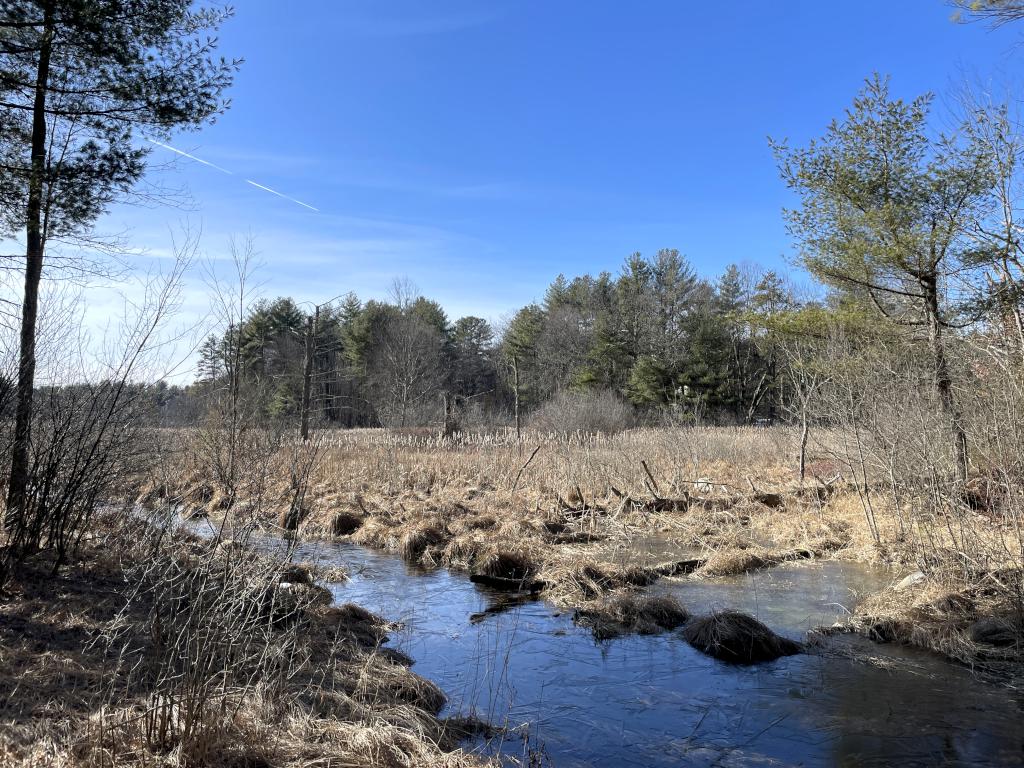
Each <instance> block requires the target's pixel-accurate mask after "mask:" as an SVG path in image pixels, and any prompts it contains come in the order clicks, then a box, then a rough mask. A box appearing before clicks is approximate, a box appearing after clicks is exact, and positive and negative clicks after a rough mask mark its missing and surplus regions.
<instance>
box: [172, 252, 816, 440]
mask: <svg viewBox="0 0 1024 768" xmlns="http://www.w3.org/2000/svg"><path fill="white" fill-rule="evenodd" d="M806 304H807V303H806V302H805V303H803V304H802V303H801V302H800V301H799V300H798V299H797V296H796V292H795V291H794V290H793V288H792V286H790V285H788V284H787V283H786V282H785V281H784V280H783V279H782V278H781V277H780V276H779V275H778V274H777V273H775V272H773V271H759V270H757V269H756V268H753V267H751V268H747V269H741V268H740V267H738V266H736V265H732V266H730V267H728V268H727V269H726V270H725V272H724V273H723V274H722V275H721V276H719V277H718V278H717V279H713V280H709V279H705V278H701V277H699V276H698V275H697V274H696V272H695V271H694V269H693V267H692V266H691V265H690V264H689V263H688V262H687V260H686V259H685V258H684V257H683V256H681V255H680V253H679V252H678V251H676V250H669V249H665V250H661V251H659V252H658V253H656V254H654V255H653V256H648V257H645V256H643V255H642V254H640V253H634V254H632V255H631V256H629V257H628V258H627V259H626V260H625V263H624V264H623V266H622V268H621V270H620V272H619V273H618V274H617V275H612V274H611V273H609V272H602V273H601V274H599V275H597V276H596V277H595V276H593V275H583V276H579V277H575V278H573V279H571V280H570V279H568V278H566V277H565V276H564V275H559V276H558V277H557V278H555V280H554V281H553V282H552V283H551V285H550V286H549V287H548V288H547V290H546V292H545V294H544V297H543V299H542V300H541V301H539V302H536V303H531V304H529V305H527V306H525V307H523V308H522V309H520V310H519V311H517V312H516V313H515V314H514V315H513V316H512V317H511V318H509V319H508V320H507V321H506V322H503V323H499V324H492V323H491V322H489V321H487V320H485V319H484V318H480V317H474V316H467V317H460V318H457V319H455V320H452V319H450V318H449V317H448V316H447V314H446V313H445V311H444V309H443V308H442V307H441V305H440V304H439V303H437V302H436V301H433V300H431V299H428V298H425V297H423V296H419V295H417V294H416V292H415V290H414V289H413V288H412V287H411V286H410V285H409V284H408V282H405V281H397V282H396V284H395V286H394V289H393V290H392V291H391V296H390V297H389V299H387V300H376V299H371V300H368V301H361V300H360V299H359V298H358V297H357V296H356V295H354V294H351V293H350V294H348V295H346V296H344V297H343V298H342V299H340V300H339V301H336V302H331V303H328V304H325V305H322V306H319V307H316V308H315V309H314V308H311V307H304V305H300V304H299V303H298V302H296V301H295V300H293V299H291V298H287V297H282V298H276V299H273V300H262V301H259V302H257V303H256V304H255V305H254V306H253V308H252V309H251V311H250V312H249V313H248V314H247V315H246V316H245V317H244V318H243V319H242V321H241V322H239V323H236V324H234V325H232V326H231V327H229V328H227V329H225V330H224V331H223V332H222V333H220V334H216V335H211V336H210V337H209V338H208V339H207V340H206V341H205V342H204V343H203V345H202V347H201V350H200V361H199V366H198V380H197V382H196V383H195V384H193V385H190V386H188V387H186V388H183V389H180V390H176V389H174V388H167V389H166V392H165V397H166V403H167V405H168V406H169V407H168V408H166V409H165V410H166V411H167V415H168V417H169V418H170V419H171V420H175V421H180V420H183V419H191V418H194V417H195V416H196V414H197V413H199V412H200V410H201V409H200V408H197V407H195V406H193V405H190V401H191V400H200V401H201V400H202V399H203V398H204V397H207V396H209V394H210V393H211V392H212V391H215V390H217V389H218V388H221V389H222V388H224V387H227V386H229V385H230V383H231V382H233V381H235V380H236V379H237V380H238V381H239V383H240V385H241V387H242V388H243V389H244V391H245V394H246V397H247V398H248V401H249V403H250V405H251V407H254V408H257V409H259V410H260V411H261V412H262V413H263V414H264V415H265V416H266V417H267V418H280V419H285V420H292V421H296V422H297V420H298V419H300V418H301V416H302V410H303V392H304V387H305V386H306V385H307V383H308V386H309V390H310V392H309V395H308V401H309V403H308V409H309V412H310V413H311V414H312V419H313V420H314V422H315V423H318V424H320V425H324V426H340V427H356V426H388V427H399V428H401V427H423V426H435V425H436V426H439V427H446V428H447V429H448V430H449V431H450V430H452V429H455V428H459V427H469V426H476V427H479V426H483V425H494V424H501V423H512V422H513V421H514V419H515V417H516V415H517V412H518V414H519V416H520V418H522V419H525V418H528V417H529V415H530V414H531V413H532V412H534V411H536V410H537V409H538V408H540V407H541V406H543V405H544V404H545V403H547V402H549V401H550V400H551V399H552V398H554V397H556V396H557V395H558V394H559V393H562V392H573V393H597V392H610V393H614V394H615V395H616V396H617V397H619V398H621V399H622V400H623V401H624V402H627V403H629V404H630V405H631V406H632V407H633V408H634V409H635V413H636V416H637V417H638V418H647V419H658V420H661V419H664V418H673V419H676V420H681V421H685V420H690V421H693V420H695V419H706V420H713V421H725V422H730V423H749V422H751V421H754V420H756V419H766V418H775V417H776V416H777V414H778V409H779V386H780V379H779V376H778V367H777V361H776V355H775V354H774V353H773V350H772V333H771V331H770V329H769V328H768V327H767V325H766V323H765V320H766V319H768V318H770V317H771V316H773V315H775V314H777V313H780V312H784V311H791V310H794V309H796V308H797V307H799V306H804V305H806Z"/></svg>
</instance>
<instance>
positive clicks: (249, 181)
mask: <svg viewBox="0 0 1024 768" xmlns="http://www.w3.org/2000/svg"><path fill="white" fill-rule="evenodd" d="M146 141H148V142H149V143H150V144H156V145H157V146H158V147H163V148H164V149H166V150H168V151H169V152H174V153H175V154H177V155H181V156H182V157H187V158H188V159H189V160H195V161H196V162H197V163H202V164H203V165H208V166H210V167H211V168H215V169H216V170H218V171H220V172H221V173H226V174H227V175H228V176H234V175H235V174H234V173H232V172H231V171H229V170H228V169H227V168H221V167H220V166H219V165H216V164H215V163H211V162H210V161H209V160H203V158H201V157H196V156H195V155H193V154H190V153H188V152H184V151H182V150H180V149H176V148H175V147H172V146H171V145H170V144H164V143H163V142H162V141H157V140H156V139H150V138H147V139H146ZM245 183H246V184H251V185H252V186H254V187H256V188H258V189H262V190H263V191H264V192H269V193H270V194H272V195H277V196H278V197H281V198H284V199H285V200H288V201H289V202H292V203H295V204H296V205H301V206H302V207H304V208H309V210H311V211H316V212H317V213H320V209H319V208H314V207H313V206H312V205H310V204H309V203H304V202H302V201H301V200H296V199H295V198H294V197H288V195H284V194H281V193H280V192H278V191H277V190H276V189H271V188H270V187H267V186H264V185H263V184H257V183H256V182H255V181H253V180H252V179H246V180H245Z"/></svg>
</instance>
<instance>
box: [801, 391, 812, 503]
mask: <svg viewBox="0 0 1024 768" xmlns="http://www.w3.org/2000/svg"><path fill="white" fill-rule="evenodd" d="M809 432H810V428H809V425H808V423H807V404H806V402H805V403H803V404H802V405H801V407H800V486H801V487H803V484H804V478H805V477H807V437H808V433H809Z"/></svg>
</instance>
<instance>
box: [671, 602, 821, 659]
mask: <svg viewBox="0 0 1024 768" xmlns="http://www.w3.org/2000/svg"><path fill="white" fill-rule="evenodd" d="M683 637H685V638H686V642H688V643H689V644H690V645H692V646H693V647H694V648H696V649H697V650H698V651H700V652H702V653H706V654H708V655H709V656H714V657H715V658H716V659H720V660H722V661H728V662H731V663H733V664H756V663H758V662H762V661H772V660H774V659H777V658H779V657H781V656H791V655H793V654H795V653H799V652H800V650H801V647H800V644H799V643H796V642H794V641H793V640H790V639H788V638H785V637H781V636H779V635H777V634H775V633H774V632H772V630H771V629H769V628H768V627H767V626H765V625H764V624H762V623H761V622H760V621H758V620H757V619H755V618H754V617H753V616H748V615H747V614H745V613H740V612H739V611H722V612H720V613H713V614H711V615H710V616H702V617H701V618H698V619H694V620H693V621H691V622H690V623H689V624H687V625H686V627H684V628H683Z"/></svg>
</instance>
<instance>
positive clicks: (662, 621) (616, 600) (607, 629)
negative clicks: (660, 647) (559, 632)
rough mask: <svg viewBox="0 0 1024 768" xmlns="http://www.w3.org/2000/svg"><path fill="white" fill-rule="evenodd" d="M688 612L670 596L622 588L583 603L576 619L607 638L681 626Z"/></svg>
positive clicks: (652, 632) (600, 637)
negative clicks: (622, 589)
mask: <svg viewBox="0 0 1024 768" xmlns="http://www.w3.org/2000/svg"><path fill="white" fill-rule="evenodd" d="M689 615H690V614H689V612H688V611H687V610H686V609H685V608H684V607H683V606H682V604H681V603H680V602H679V601H678V600H677V599H676V598H674V597H672V596H671V595H650V594H646V593H644V592H637V591H632V590H631V591H620V592H614V593H612V594H610V595H605V596H604V597H602V598H599V599H597V600H593V601H590V602H588V603H585V604H583V605H582V606H580V607H579V608H578V609H577V611H576V616H575V619H576V621H577V623H579V624H580V625H582V626H585V627H589V628H590V630H591V632H593V634H594V637H595V638H596V639H598V640H606V639H609V638H612V637H618V636H619V635H623V634H627V633H630V632H636V633H638V634H641V635H654V634H657V633H659V632H662V631H665V630H669V629H675V628H676V627H679V626H682V625H683V624H684V623H685V622H686V620H687V619H688V618H689Z"/></svg>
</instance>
